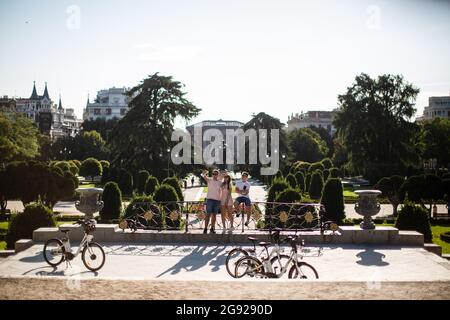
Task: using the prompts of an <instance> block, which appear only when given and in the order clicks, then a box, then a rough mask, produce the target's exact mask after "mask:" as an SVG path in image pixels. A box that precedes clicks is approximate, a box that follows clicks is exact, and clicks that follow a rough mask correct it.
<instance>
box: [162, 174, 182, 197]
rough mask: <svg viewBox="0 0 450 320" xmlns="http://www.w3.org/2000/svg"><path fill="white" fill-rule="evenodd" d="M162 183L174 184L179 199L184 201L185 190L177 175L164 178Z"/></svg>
mask: <svg viewBox="0 0 450 320" xmlns="http://www.w3.org/2000/svg"><path fill="white" fill-rule="evenodd" d="M162 184H168V185H170V186H172V187H173V188H174V189H175V191H176V192H177V196H178V200H179V201H184V197H183V191H182V190H181V186H180V180H178V178H177V177H168V178H165V179H164V180H163V182H162Z"/></svg>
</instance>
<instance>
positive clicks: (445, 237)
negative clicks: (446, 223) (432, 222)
mask: <svg viewBox="0 0 450 320" xmlns="http://www.w3.org/2000/svg"><path fill="white" fill-rule="evenodd" d="M439 238H440V239H441V240H442V241H445V242H449V243H450V231H447V232H442V233H441V234H440V236H439Z"/></svg>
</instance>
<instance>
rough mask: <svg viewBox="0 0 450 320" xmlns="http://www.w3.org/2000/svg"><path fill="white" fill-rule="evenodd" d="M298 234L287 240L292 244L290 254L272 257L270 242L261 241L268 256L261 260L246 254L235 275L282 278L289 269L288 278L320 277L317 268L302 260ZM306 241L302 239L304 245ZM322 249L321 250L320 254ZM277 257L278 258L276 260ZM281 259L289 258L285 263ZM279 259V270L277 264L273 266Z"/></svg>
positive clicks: (238, 263) (237, 264)
mask: <svg viewBox="0 0 450 320" xmlns="http://www.w3.org/2000/svg"><path fill="white" fill-rule="evenodd" d="M297 238H298V236H297V235H293V236H288V237H287V238H286V239H285V241H286V242H288V243H290V245H291V253H290V255H289V256H288V255H280V256H278V257H277V256H275V257H271V255H270V254H269V250H268V246H269V245H270V243H269V242H260V243H259V245H261V246H263V247H264V249H265V251H266V253H267V256H266V257H265V258H263V260H259V259H258V258H256V257H254V256H246V257H242V258H241V259H239V261H238V262H237V263H236V267H235V277H236V278H242V277H243V276H245V275H249V276H251V277H261V278H281V277H282V276H283V275H284V274H285V273H286V272H287V270H288V268H289V266H290V268H289V273H288V278H289V279H294V278H297V277H300V278H301V279H308V278H310V279H318V278H319V274H318V273H317V271H316V269H315V268H314V267H313V266H312V265H310V264H309V263H306V262H304V261H300V260H301V259H302V258H303V257H302V256H299V254H298V250H297V243H296V240H297ZM303 246H304V242H303V241H302V247H303ZM320 252H321V250H319V254H320ZM276 259H277V260H276ZM281 259H287V261H286V262H285V263H281ZM275 261H278V262H279V266H281V269H280V271H279V272H277V270H276V269H277V266H275V267H274V266H273V264H274V262H275Z"/></svg>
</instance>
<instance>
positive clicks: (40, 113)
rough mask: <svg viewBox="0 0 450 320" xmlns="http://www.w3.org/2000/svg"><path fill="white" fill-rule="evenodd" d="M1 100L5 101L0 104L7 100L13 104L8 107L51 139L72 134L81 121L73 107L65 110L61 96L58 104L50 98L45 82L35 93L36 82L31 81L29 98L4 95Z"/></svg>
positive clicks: (77, 129)
mask: <svg viewBox="0 0 450 320" xmlns="http://www.w3.org/2000/svg"><path fill="white" fill-rule="evenodd" d="M3 100H5V103H2V105H3V104H6V101H9V102H8V104H9V105H10V106H14V107H13V108H11V107H10V108H9V109H10V110H12V111H16V112H20V113H22V114H23V115H24V116H25V117H27V118H29V119H30V120H32V121H33V122H34V123H35V124H36V126H37V127H38V128H39V131H40V132H41V133H43V134H47V135H49V136H50V137H51V139H52V140H56V139H58V138H60V137H63V136H67V135H70V136H74V135H75V134H76V133H78V131H79V129H80V125H81V121H80V120H79V119H77V117H76V115H75V113H74V112H73V109H67V110H66V111H65V110H64V108H63V107H62V103H61V97H59V104H58V105H56V104H55V103H54V102H53V100H52V99H50V95H49V92H48V88H47V83H45V88H44V93H43V94H42V95H38V94H37V90H36V83H33V91H32V93H31V96H30V98H27V99H25V98H17V99H16V98H14V99H8V98H7V97H4V98H3V99H2V101H3ZM11 100H13V101H14V102H12V101H11ZM69 110H71V112H70V111H69ZM67 111H69V113H68V114H67V116H68V120H66V112H67Z"/></svg>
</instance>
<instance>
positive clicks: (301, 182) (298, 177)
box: [294, 171, 307, 192]
mask: <svg viewBox="0 0 450 320" xmlns="http://www.w3.org/2000/svg"><path fill="white" fill-rule="evenodd" d="M294 176H295V181H297V186H296V188H297V189H300V190H301V191H302V192H305V191H307V190H306V188H305V175H304V174H303V172H302V171H297V172H296V173H295V175H294Z"/></svg>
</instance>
